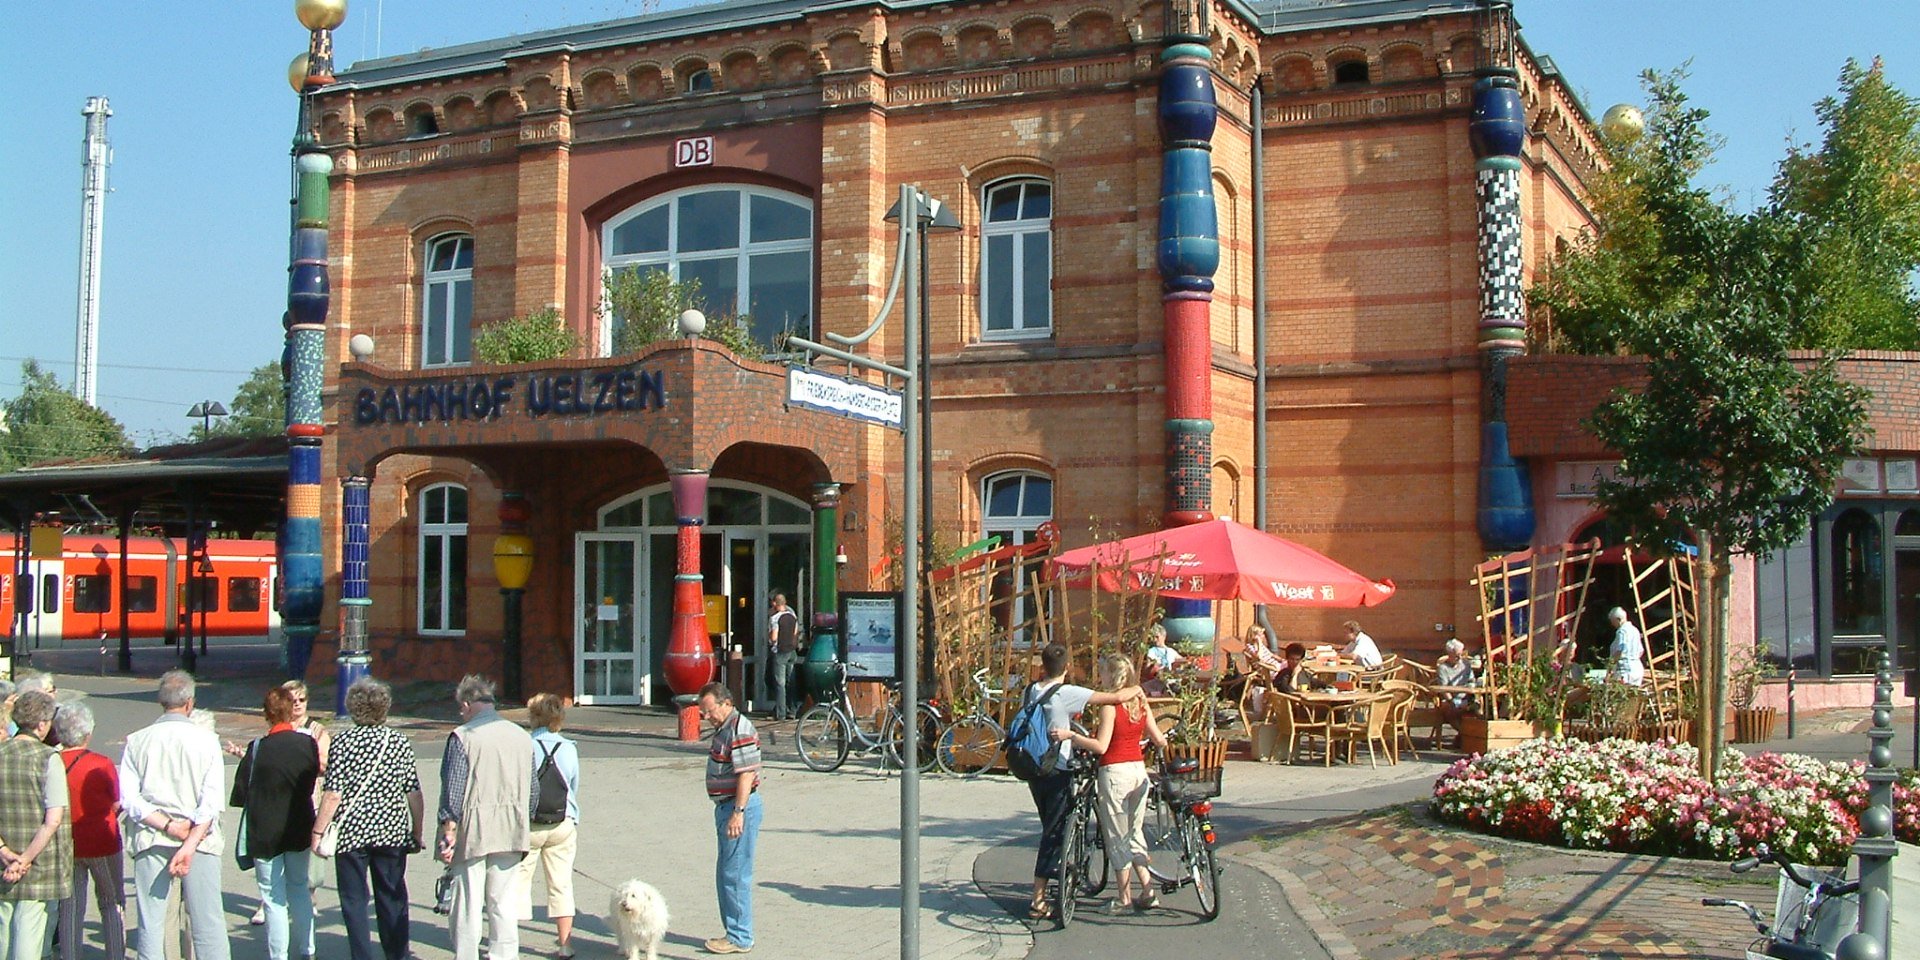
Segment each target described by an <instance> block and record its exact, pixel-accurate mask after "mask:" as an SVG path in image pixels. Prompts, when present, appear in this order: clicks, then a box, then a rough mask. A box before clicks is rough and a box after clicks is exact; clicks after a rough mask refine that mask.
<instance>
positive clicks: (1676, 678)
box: [1626, 546, 1700, 722]
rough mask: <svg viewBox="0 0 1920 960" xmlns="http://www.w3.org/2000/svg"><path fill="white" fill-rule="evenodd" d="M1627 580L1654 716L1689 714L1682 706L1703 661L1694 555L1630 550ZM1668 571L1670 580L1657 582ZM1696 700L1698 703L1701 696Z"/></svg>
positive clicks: (1663, 718)
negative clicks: (1644, 653)
mask: <svg viewBox="0 0 1920 960" xmlns="http://www.w3.org/2000/svg"><path fill="white" fill-rule="evenodd" d="M1626 555H1627V581H1628V583H1629V584H1630V585H1631V587H1632V590H1633V606H1634V612H1633V616H1632V619H1633V622H1634V623H1636V624H1638V625H1639V627H1640V638H1641V641H1642V642H1644V643H1645V644H1646V648H1647V660H1648V663H1647V683H1648V685H1649V687H1650V688H1651V689H1652V691H1653V703H1652V706H1653V710H1654V715H1655V718H1656V719H1658V720H1660V721H1662V722H1664V721H1669V720H1680V719H1685V718H1684V717H1683V716H1682V715H1681V711H1682V707H1683V705H1684V704H1685V703H1686V702H1687V700H1688V699H1689V697H1688V694H1690V693H1693V692H1695V691H1696V690H1697V688H1696V687H1695V686H1694V684H1696V683H1698V682H1699V673H1698V671H1697V670H1696V669H1695V666H1696V664H1698V663H1699V662H1700V647H1699V643H1700V630H1699V623H1700V621H1699V607H1698V606H1697V604H1698V603H1699V593H1698V592H1697V590H1696V584H1695V580H1694V562H1693V557H1692V556H1690V555H1677V556H1671V557H1658V558H1649V557H1646V556H1643V555H1640V554H1639V553H1638V551H1636V550H1634V549H1633V548H1632V547H1631V546H1629V547H1628V548H1627V549H1626ZM1661 573H1665V574H1666V581H1667V582H1666V584H1665V585H1664V586H1662V585H1660V584H1659V583H1657V582H1656V581H1655V577H1657V576H1658V575H1659V574H1661ZM1695 702H1698V701H1697V699H1696V700H1695Z"/></svg>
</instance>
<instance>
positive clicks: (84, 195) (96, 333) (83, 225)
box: [73, 97, 113, 406]
mask: <svg viewBox="0 0 1920 960" xmlns="http://www.w3.org/2000/svg"><path fill="white" fill-rule="evenodd" d="M80 115H81V116H83V117H86V118H87V137H86V140H85V144H86V151H85V157H84V158H83V160H82V166H83V169H84V170H85V173H84V175H83V176H82V177H81V181H80V308H79V316H78V318H77V320H76V323H75V331H74V340H73V395H74V396H76V397H79V398H80V399H82V400H84V401H86V402H87V405H88V406H94V405H96V404H95V392H96V385H95V374H96V373H97V372H98V370H99V365H100V357H99V350H100V238H101V228H102V226H103V222H102V221H103V219H104V217H105V215H106V204H107V165H108V164H110V163H112V162H113V152H112V150H111V149H110V148H109V147H108V146H107V118H108V117H111V116H113V111H112V110H110V109H108V108H107V98H106V97H88V98H87V105H86V107H85V108H83V109H82V110H81V111H80Z"/></svg>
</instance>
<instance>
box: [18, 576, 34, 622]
mask: <svg viewBox="0 0 1920 960" xmlns="http://www.w3.org/2000/svg"><path fill="white" fill-rule="evenodd" d="M18 592H19V594H20V609H19V611H18V612H20V613H32V612H33V575H32V574H28V575H27V583H26V586H25V587H24V588H23V589H21V590H20V591H18Z"/></svg>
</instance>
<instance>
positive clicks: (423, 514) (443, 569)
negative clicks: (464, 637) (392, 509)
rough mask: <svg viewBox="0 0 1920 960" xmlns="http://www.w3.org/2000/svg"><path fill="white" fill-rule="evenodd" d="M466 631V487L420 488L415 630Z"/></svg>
mask: <svg viewBox="0 0 1920 960" xmlns="http://www.w3.org/2000/svg"><path fill="white" fill-rule="evenodd" d="M466 629H467V488H465V487H462V486H460V485H459V484H454V483H441V484H435V485H434V486H431V487H428V488H426V489H425V490H422V491H420V632H421V633H428V634H458V633H464V632H466Z"/></svg>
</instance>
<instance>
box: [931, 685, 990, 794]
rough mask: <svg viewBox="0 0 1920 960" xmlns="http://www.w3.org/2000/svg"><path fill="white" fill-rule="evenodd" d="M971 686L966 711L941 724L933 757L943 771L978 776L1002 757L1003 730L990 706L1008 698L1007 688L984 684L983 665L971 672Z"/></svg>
mask: <svg viewBox="0 0 1920 960" xmlns="http://www.w3.org/2000/svg"><path fill="white" fill-rule="evenodd" d="M973 690H974V695H973V703H972V705H971V706H969V707H968V709H967V712H966V714H964V715H963V716H960V717H958V718H956V719H955V720H954V721H953V722H952V723H949V724H947V725H946V726H945V727H943V728H941V730H940V739H939V740H938V741H937V742H936V743H935V744H934V751H933V757H934V761H935V762H936V763H938V764H939V765H940V770H941V771H942V772H943V773H956V774H960V775H962V776H969V777H971V776H978V775H980V774H981V773H984V772H986V771H988V770H991V769H993V768H994V767H997V766H999V765H1000V764H1001V763H1002V762H1004V761H1005V753H1006V746H1005V744H1006V739H1007V731H1006V728H1005V727H1002V726H1001V725H1000V721H999V720H996V719H995V718H994V714H993V710H992V708H993V706H994V705H995V704H998V703H1004V702H1006V701H1007V700H1008V699H1009V698H1008V696H1007V691H1006V690H1005V688H1001V687H993V686H990V685H988V683H987V670H986V668H984V667H983V668H981V669H979V670H975V671H974V672H973Z"/></svg>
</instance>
